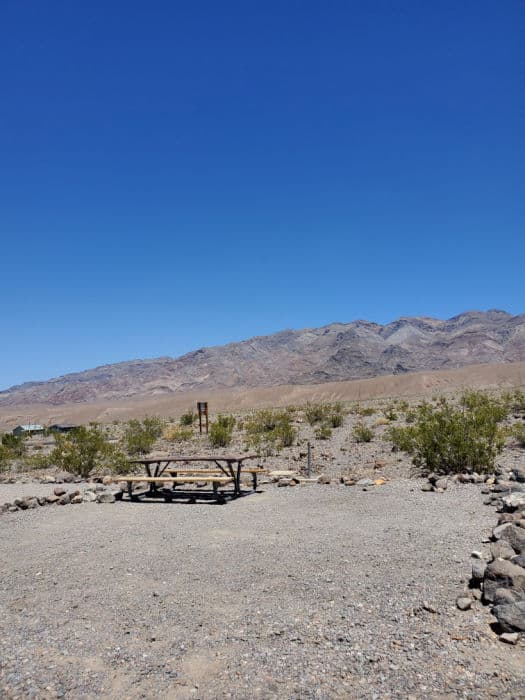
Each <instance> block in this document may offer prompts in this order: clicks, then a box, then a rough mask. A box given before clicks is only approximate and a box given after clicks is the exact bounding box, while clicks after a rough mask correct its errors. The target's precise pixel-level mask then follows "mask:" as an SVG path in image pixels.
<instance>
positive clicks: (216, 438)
mask: <svg viewBox="0 0 525 700" xmlns="http://www.w3.org/2000/svg"><path fill="white" fill-rule="evenodd" d="M234 427H235V416H228V415H218V416H217V418H216V419H215V420H214V421H213V422H212V423H211V424H210V433H209V436H208V437H209V439H210V443H211V444H212V446H213V447H227V446H228V445H229V444H230V442H231V440H232V434H233V429H234Z"/></svg>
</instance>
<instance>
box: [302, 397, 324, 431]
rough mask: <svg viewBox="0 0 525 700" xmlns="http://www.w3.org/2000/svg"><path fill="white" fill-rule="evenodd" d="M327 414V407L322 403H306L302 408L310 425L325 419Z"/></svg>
mask: <svg viewBox="0 0 525 700" xmlns="http://www.w3.org/2000/svg"><path fill="white" fill-rule="evenodd" d="M327 414H328V407H327V406H326V404H323V403H310V402H308V403H307V404H306V407H305V409H304V416H305V418H306V420H307V421H308V423H310V425H315V424H316V423H321V422H322V421H324V420H325V418H326V416H327Z"/></svg>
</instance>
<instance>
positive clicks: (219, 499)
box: [212, 481, 224, 503]
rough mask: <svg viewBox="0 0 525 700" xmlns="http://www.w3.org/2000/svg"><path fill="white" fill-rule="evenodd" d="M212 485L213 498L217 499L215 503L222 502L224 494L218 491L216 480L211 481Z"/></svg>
mask: <svg viewBox="0 0 525 700" xmlns="http://www.w3.org/2000/svg"><path fill="white" fill-rule="evenodd" d="M212 486H213V496H214V498H215V500H216V501H217V503H224V496H223V495H222V493H220V492H219V484H218V483H217V482H216V481H214V482H212Z"/></svg>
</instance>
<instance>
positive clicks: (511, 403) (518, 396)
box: [502, 389, 525, 412]
mask: <svg viewBox="0 0 525 700" xmlns="http://www.w3.org/2000/svg"><path fill="white" fill-rule="evenodd" d="M502 400H503V401H504V402H505V403H506V404H507V405H508V407H509V410H510V411H513V412H520V411H525V394H524V393H523V391H521V390H520V389H515V390H514V391H508V392H506V393H505V394H503V396H502Z"/></svg>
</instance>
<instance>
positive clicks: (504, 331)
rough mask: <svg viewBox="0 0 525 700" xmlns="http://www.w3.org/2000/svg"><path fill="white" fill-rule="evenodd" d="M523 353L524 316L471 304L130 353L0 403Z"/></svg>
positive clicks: (359, 374)
mask: <svg viewBox="0 0 525 700" xmlns="http://www.w3.org/2000/svg"><path fill="white" fill-rule="evenodd" d="M523 360H525V314H521V315H519V316H511V315H510V314H508V313H506V312H504V311H496V310H492V311H487V312H481V311H471V312H467V313H463V314H460V315H459V316H455V317H454V318H451V319H448V320H438V319H433V318H424V317H417V318H400V319H398V320H396V321H393V322H392V323H389V324H386V325H384V326H383V325H380V324H377V323H371V322H368V321H353V322H352V323H332V324H329V325H327V326H323V327H322V328H307V329H303V330H295V331H294V330H286V331H282V332H280V333H275V334H273V335H268V336H261V337H255V338H251V339H250V340H245V341H243V342H240V343H231V344H229V345H223V346H219V347H210V348H202V349H200V350H196V351H194V352H190V353H188V354H186V355H183V356H181V357H178V358H169V357H164V358H158V359H154V360H134V361H130V362H122V363H118V364H113V365H106V366H103V367H97V368H96V369H91V370H87V371H85V372H79V373H76V374H69V375H66V376H63V377H58V378H57V379H52V380H50V381H47V382H30V383H26V384H22V385H19V386H16V387H12V388H11V389H8V390H6V391H3V392H0V407H1V406H4V407H7V406H18V405H20V406H23V405H27V404H47V405H61V404H66V403H76V402H93V401H102V400H121V399H129V398H145V397H155V396H158V397H159V398H160V397H161V396H166V395H170V394H173V393H179V392H190V391H195V390H199V389H203V390H206V391H213V390H218V389H227V388H235V387H269V386H279V385H283V384H320V383H323V382H330V381H343V380H348V379H359V378H365V377H374V376H380V375H387V374H401V373H406V372H413V371H420V370H439V369H451V368H455V367H464V366H467V365H472V364H480V363H503V362H518V361H523Z"/></svg>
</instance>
